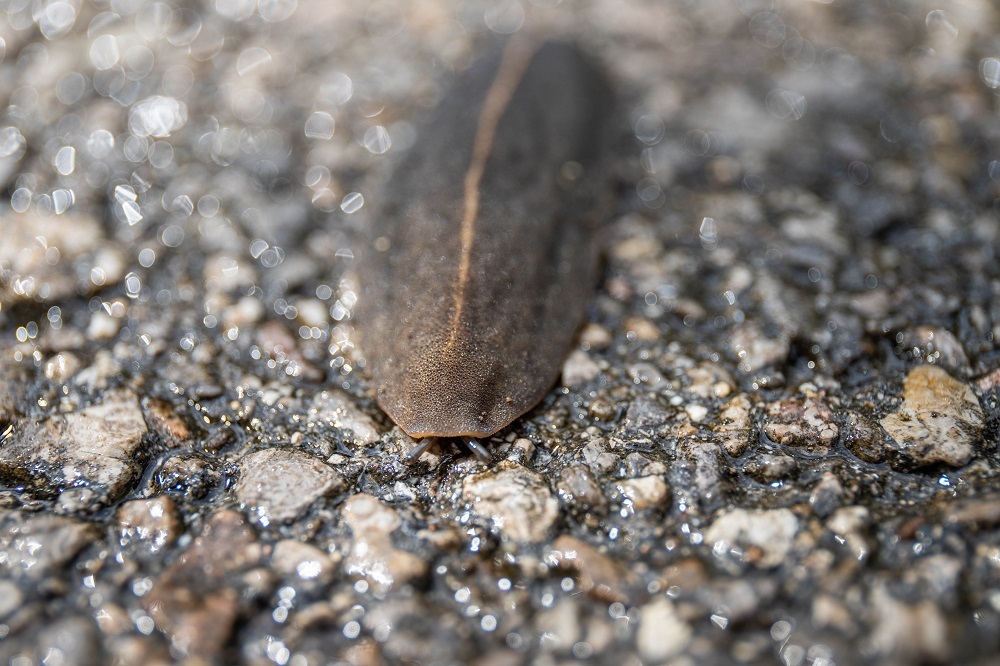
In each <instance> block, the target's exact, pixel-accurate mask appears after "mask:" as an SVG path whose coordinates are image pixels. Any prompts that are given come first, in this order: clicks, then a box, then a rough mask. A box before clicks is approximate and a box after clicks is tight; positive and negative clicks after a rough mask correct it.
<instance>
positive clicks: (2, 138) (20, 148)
mask: <svg viewBox="0 0 1000 666" xmlns="http://www.w3.org/2000/svg"><path fill="white" fill-rule="evenodd" d="M26 145H27V142H25V140H24V137H23V136H21V130H19V129H17V128H16V127H4V128H3V129H2V130H0V159H2V158H4V157H13V158H14V159H15V160H16V159H20V157H21V155H23V154H24V148H25V146H26Z"/></svg>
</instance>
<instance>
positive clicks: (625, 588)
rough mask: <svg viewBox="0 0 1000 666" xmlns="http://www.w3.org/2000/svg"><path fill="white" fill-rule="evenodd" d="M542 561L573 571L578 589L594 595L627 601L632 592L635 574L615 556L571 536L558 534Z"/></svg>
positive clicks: (634, 585) (595, 596) (633, 593)
mask: <svg viewBox="0 0 1000 666" xmlns="http://www.w3.org/2000/svg"><path fill="white" fill-rule="evenodd" d="M545 561H546V562H547V563H549V564H550V565H552V566H556V567H559V568H561V569H567V570H569V571H572V572H573V573H574V574H576V580H577V584H578V585H579V586H580V589H581V590H583V591H584V592H586V593H587V594H589V595H591V596H592V597H594V598H595V599H599V600H601V601H603V602H606V603H613V602H615V601H620V602H623V603H627V602H628V601H629V600H630V599H633V598H634V597H635V596H636V588H637V587H638V585H639V582H640V581H639V577H638V576H636V575H635V574H634V573H632V572H631V571H629V569H628V568H627V567H626V566H625V564H624V563H623V562H621V561H620V560H618V559H617V558H615V557H612V556H610V555H607V554H605V553H602V552H601V551H600V550H598V549H597V548H595V547H594V546H591V545H590V544H589V543H587V542H585V541H582V540H581V539H578V538H577V537H575V536H571V535H569V534H563V535H561V536H559V537H558V538H557V539H556V540H555V541H553V542H552V545H551V546H550V547H549V550H548V551H547V552H546V554H545Z"/></svg>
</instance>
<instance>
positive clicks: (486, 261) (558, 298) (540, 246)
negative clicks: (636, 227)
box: [359, 42, 607, 439]
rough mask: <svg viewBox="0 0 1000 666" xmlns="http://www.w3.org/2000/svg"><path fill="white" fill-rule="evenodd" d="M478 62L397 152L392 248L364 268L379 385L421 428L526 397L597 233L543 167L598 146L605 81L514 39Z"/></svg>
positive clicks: (580, 62) (407, 421) (490, 424)
mask: <svg viewBox="0 0 1000 666" xmlns="http://www.w3.org/2000/svg"><path fill="white" fill-rule="evenodd" d="M474 69H475V68H474ZM477 72H478V73H477V74H476V76H473V77H468V76H467V77H466V78H465V79H464V80H463V82H462V83H460V84H459V85H458V86H456V91H455V93H453V94H452V95H450V96H449V97H446V99H445V101H444V102H442V107H441V110H439V114H438V120H437V121H436V122H434V123H431V124H430V125H428V126H427V129H426V130H425V131H424V132H423V133H422V134H421V135H419V136H418V141H417V143H416V144H415V145H414V146H413V148H411V149H410V151H409V153H408V154H407V155H406V156H405V157H404V161H403V162H402V164H401V165H400V168H399V169H397V178H396V179H395V180H394V181H393V185H394V187H393V188H391V189H390V190H389V191H388V193H387V194H388V196H387V198H386V204H387V205H386V214H385V215H383V216H379V217H377V218H376V219H375V220H374V221H373V237H374V238H380V237H385V238H386V239H388V240H389V241H390V242H389V243H387V244H386V243H382V244H381V245H382V246H388V247H390V248H392V251H391V252H389V251H385V250H376V253H375V255H374V257H373V260H372V261H370V262H368V264H367V267H365V266H363V267H362V269H363V270H367V271H368V277H367V278H366V281H367V282H368V283H369V284H371V285H374V286H372V287H370V288H366V291H367V292H368V293H366V295H365V297H364V298H363V300H362V302H361V304H360V305H362V307H361V308H359V321H361V322H362V332H363V333H364V335H365V338H364V343H365V348H366V352H367V356H368V358H369V359H370V361H371V367H372V371H373V374H374V376H375V380H376V383H377V385H378V392H377V399H378V402H379V404H380V405H381V406H382V408H383V409H384V410H385V411H386V413H387V414H388V415H389V416H390V417H391V418H392V420H393V421H395V422H396V423H397V424H398V425H399V426H400V427H401V428H403V430H404V431H405V432H407V434H409V435H410V436H411V437H413V438H415V439H419V438H423V437H428V436H439V437H459V436H471V437H486V436H489V435H492V434H493V433H495V432H497V431H498V430H500V429H502V428H503V427H505V426H507V425H508V424H509V423H510V422H512V421H513V420H514V419H516V418H517V417H518V416H520V415H521V414H523V413H525V412H526V411H528V410H529V409H531V408H532V407H534V405H535V404H537V402H538V401H539V400H540V399H541V398H542V397H544V395H545V394H546V393H547V392H548V390H549V388H550V387H551V385H552V384H553V383H554V382H555V380H556V377H557V376H558V371H559V367H560V366H561V359H562V357H563V356H564V354H565V352H566V350H567V349H568V347H569V343H570V342H571V340H572V334H573V331H574V330H575V328H576V326H577V324H578V323H579V320H580V319H581V318H582V314H583V311H584V306H585V305H586V302H587V301H588V300H589V297H590V293H591V290H592V286H593V279H594V269H595V268H596V251H594V250H593V243H592V242H591V240H592V239H591V238H590V237H589V235H588V232H587V231H586V230H585V229H584V228H583V227H582V226H581V225H580V224H578V219H577V218H578V217H579V216H576V217H574V216H573V215H572V214H569V212H568V211H567V210H566V209H565V204H566V201H567V198H566V193H565V192H562V191H560V190H558V188H557V187H555V181H554V178H553V176H552V174H554V173H555V172H556V171H557V170H558V168H559V165H561V164H563V163H565V162H566V161H567V160H573V161H579V162H580V163H582V164H584V165H586V164H591V163H592V162H593V161H595V160H596V154H595V150H593V146H592V145H590V144H592V143H593V137H594V136H595V134H599V133H600V132H599V128H600V126H601V125H602V124H603V121H604V119H605V118H606V115H607V114H602V109H601V105H600V104H599V102H600V101H601V100H602V98H603V96H604V94H605V93H606V92H607V88H606V86H604V85H603V80H602V79H601V78H600V77H599V76H598V75H597V73H596V72H595V71H594V70H593V69H592V68H590V67H589V66H588V64H587V63H586V62H585V60H584V59H583V58H582V57H581V56H580V55H579V54H578V52H576V51H575V49H573V48H572V47H569V46H566V45H559V44H552V43H550V44H545V45H543V46H542V47H539V48H538V50H537V51H536V50H535V48H534V46H533V45H526V44H524V43H518V42H512V43H509V44H508V47H507V48H506V49H505V51H504V53H503V54H502V55H501V58H500V60H499V63H498V64H496V65H495V66H494V68H493V69H490V70H488V71H487V72H482V68H480V69H479V70H477ZM595 100H596V102H595ZM605 110H606V109H605ZM463 146H464V148H463ZM598 152H599V151H598ZM455 194H459V195H460V196H459V197H456V196H455ZM573 196H576V195H573ZM566 265H568V267H565V266H566ZM365 302H367V303H368V304H369V305H367V306H365V305H364V304H365ZM365 307H368V308H369V310H367V312H365V310H364V308H365ZM366 319H367V321H365V320H366Z"/></svg>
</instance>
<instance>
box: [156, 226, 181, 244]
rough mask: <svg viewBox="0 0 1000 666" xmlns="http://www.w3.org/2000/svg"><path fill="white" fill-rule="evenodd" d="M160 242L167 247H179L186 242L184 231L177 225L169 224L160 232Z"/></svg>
mask: <svg viewBox="0 0 1000 666" xmlns="http://www.w3.org/2000/svg"><path fill="white" fill-rule="evenodd" d="M160 242H161V243H163V244H164V245H166V246H167V247H178V246H180V244H181V243H183V242H184V229H182V228H181V227H180V226H178V225H176V224H169V225H167V226H165V227H163V229H162V230H161V231H160Z"/></svg>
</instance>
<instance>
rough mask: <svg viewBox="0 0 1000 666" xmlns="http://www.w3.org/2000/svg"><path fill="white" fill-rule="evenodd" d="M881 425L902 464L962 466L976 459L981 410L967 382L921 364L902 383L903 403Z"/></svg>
mask: <svg viewBox="0 0 1000 666" xmlns="http://www.w3.org/2000/svg"><path fill="white" fill-rule="evenodd" d="M880 423H881V424H882V427H883V428H885V431H886V432H887V433H889V436H890V437H892V439H893V440H894V443H895V446H893V449H894V451H895V453H897V454H898V456H899V462H898V463H897V465H898V466H901V467H903V468H906V467H925V466H927V465H934V464H937V463H941V464H944V465H948V466H950V467H961V466H963V465H965V464H967V463H968V462H969V461H970V460H972V457H973V456H974V455H975V452H976V447H975V442H976V440H977V438H978V437H979V434H980V433H981V432H982V429H983V423H984V415H983V409H982V407H980V405H979V400H977V399H976V394H975V393H974V392H973V391H972V387H971V386H969V385H968V384H965V383H963V382H960V381H958V380H956V379H953V378H952V377H951V376H950V375H949V374H948V373H947V372H945V371H944V370H942V369H941V368H939V367H937V366H933V365H918V366H917V367H915V368H913V369H912V370H910V372H909V373H908V374H907V375H906V379H905V381H904V382H903V404H902V406H901V407H900V408H899V410H898V411H895V412H892V413H891V414H888V415H886V416H885V417H884V418H883V419H882V420H881V421H880Z"/></svg>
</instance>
